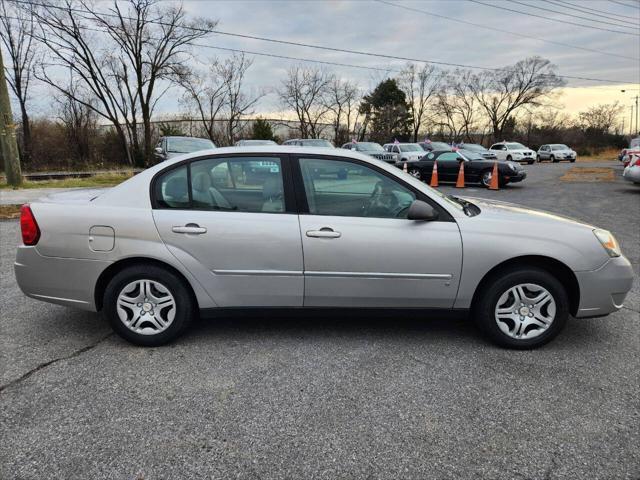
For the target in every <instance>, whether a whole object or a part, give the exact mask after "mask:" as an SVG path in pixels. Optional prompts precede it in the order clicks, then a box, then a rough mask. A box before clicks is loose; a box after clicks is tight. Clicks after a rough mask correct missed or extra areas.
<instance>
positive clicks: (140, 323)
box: [117, 279, 176, 335]
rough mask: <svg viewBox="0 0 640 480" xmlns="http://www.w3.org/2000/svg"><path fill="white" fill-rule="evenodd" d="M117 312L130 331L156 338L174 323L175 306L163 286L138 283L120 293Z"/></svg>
mask: <svg viewBox="0 0 640 480" xmlns="http://www.w3.org/2000/svg"><path fill="white" fill-rule="evenodd" d="M117 312H118V317H120V320H121V321H122V323H123V324H124V325H125V326H126V327H127V328H128V329H129V330H131V331H133V332H135V333H138V334H141V335H157V334H158V333H161V332H164V331H165V330H166V329H167V328H169V326H170V325H171V323H173V320H174V318H175V315H176V302H175V299H174V298H173V295H172V294H171V292H170V291H169V289H168V288H167V287H165V286H164V285H163V284H161V283H160V282H158V281H156V280H146V279H145V280H136V281H133V282H131V283H129V284H128V285H126V286H125V287H124V288H123V289H122V290H121V291H120V294H119V295H118V300H117Z"/></svg>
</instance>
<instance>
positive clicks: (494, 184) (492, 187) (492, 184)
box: [489, 162, 499, 190]
mask: <svg viewBox="0 0 640 480" xmlns="http://www.w3.org/2000/svg"><path fill="white" fill-rule="evenodd" d="M498 184H499V182H498V162H493V172H491V182H490V183H489V190H498Z"/></svg>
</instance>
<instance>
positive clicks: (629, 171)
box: [622, 167, 640, 183]
mask: <svg viewBox="0 0 640 480" xmlns="http://www.w3.org/2000/svg"><path fill="white" fill-rule="evenodd" d="M622 176H623V177H624V179H625V180H628V181H629V182H633V183H640V167H625V169H624V172H622Z"/></svg>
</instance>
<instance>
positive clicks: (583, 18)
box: [510, 0, 640, 33]
mask: <svg viewBox="0 0 640 480" xmlns="http://www.w3.org/2000/svg"><path fill="white" fill-rule="evenodd" d="M510 1H511V3H516V4H518V5H522V6H524V7H529V8H536V9H538V10H542V11H545V12H551V13H557V14H560V15H564V16H565V17H570V18H579V19H581V20H587V21H589V22H598V23H601V24H605V25H613V26H615V27H620V28H629V29H631V30H639V29H640V27H629V26H628V25H620V24H619V23H613V22H607V21H606V20H594V19H593V18H589V17H583V16H581V15H575V14H571V13H564V12H559V11H558V10H553V9H551V8H545V7H540V6H537V5H531V4H529V3H524V2H519V1H517V0H510ZM545 1H547V0H545ZM627 23H629V22H627ZM619 33H622V32H619Z"/></svg>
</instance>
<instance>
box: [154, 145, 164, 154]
mask: <svg viewBox="0 0 640 480" xmlns="http://www.w3.org/2000/svg"><path fill="white" fill-rule="evenodd" d="M153 151H154V152H156V153H157V154H158V155H162V148H160V147H156V148H154V150H153Z"/></svg>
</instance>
